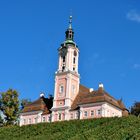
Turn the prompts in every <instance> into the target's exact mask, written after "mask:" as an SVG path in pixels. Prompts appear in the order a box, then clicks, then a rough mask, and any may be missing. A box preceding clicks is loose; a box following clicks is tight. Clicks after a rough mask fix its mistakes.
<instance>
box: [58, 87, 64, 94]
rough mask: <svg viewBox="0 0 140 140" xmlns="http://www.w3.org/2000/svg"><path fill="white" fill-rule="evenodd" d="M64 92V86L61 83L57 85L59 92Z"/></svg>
mask: <svg viewBox="0 0 140 140" xmlns="http://www.w3.org/2000/svg"><path fill="white" fill-rule="evenodd" d="M63 92H64V87H63V85H60V87H59V93H61V94H62V93H63Z"/></svg>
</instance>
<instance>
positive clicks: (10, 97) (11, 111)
mask: <svg viewBox="0 0 140 140" xmlns="http://www.w3.org/2000/svg"><path fill="white" fill-rule="evenodd" d="M0 95H1V97H0V110H1V111H2V112H3V114H4V116H5V121H6V124H14V123H16V121H17V119H18V113H19V99H18V96H19V94H18V92H17V91H16V90H12V89H9V90H7V91H6V92H2V93H1V94H0Z"/></svg>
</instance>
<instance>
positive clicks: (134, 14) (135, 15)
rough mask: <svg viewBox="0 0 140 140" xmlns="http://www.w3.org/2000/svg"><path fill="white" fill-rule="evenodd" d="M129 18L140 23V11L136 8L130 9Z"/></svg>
mask: <svg viewBox="0 0 140 140" xmlns="http://www.w3.org/2000/svg"><path fill="white" fill-rule="evenodd" d="M126 17H127V19H129V20H132V21H136V22H139V23H140V13H138V12H137V11H136V10H130V11H129V12H128V13H127V15H126Z"/></svg>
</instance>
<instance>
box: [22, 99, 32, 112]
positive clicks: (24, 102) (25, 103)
mask: <svg viewBox="0 0 140 140" xmlns="http://www.w3.org/2000/svg"><path fill="white" fill-rule="evenodd" d="M20 102H21V103H20V106H21V110H22V109H23V108H24V107H25V106H26V105H27V104H30V103H32V102H31V100H30V99H22V100H21V101H20Z"/></svg>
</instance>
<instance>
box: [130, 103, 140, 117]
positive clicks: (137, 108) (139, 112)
mask: <svg viewBox="0 0 140 140" xmlns="http://www.w3.org/2000/svg"><path fill="white" fill-rule="evenodd" d="M130 111H131V114H133V115H136V116H140V102H135V103H134V105H133V106H132V107H131V110H130Z"/></svg>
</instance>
